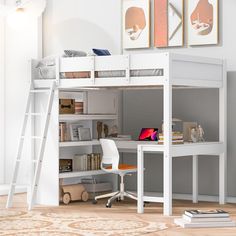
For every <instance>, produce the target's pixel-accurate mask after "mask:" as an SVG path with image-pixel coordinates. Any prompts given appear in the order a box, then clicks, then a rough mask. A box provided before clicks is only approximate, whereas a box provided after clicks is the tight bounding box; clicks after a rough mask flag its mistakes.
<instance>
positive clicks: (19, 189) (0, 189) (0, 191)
mask: <svg viewBox="0 0 236 236" xmlns="http://www.w3.org/2000/svg"><path fill="white" fill-rule="evenodd" d="M9 188H10V185H9V184H0V196H4V195H7V194H8V192H9ZM26 192H27V186H25V185H19V186H16V190H15V193H26Z"/></svg>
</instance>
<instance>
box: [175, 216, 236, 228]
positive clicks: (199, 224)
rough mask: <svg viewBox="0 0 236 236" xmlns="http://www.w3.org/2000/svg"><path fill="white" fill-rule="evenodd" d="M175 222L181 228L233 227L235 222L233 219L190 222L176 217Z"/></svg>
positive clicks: (235, 224)
mask: <svg viewBox="0 0 236 236" xmlns="http://www.w3.org/2000/svg"><path fill="white" fill-rule="evenodd" d="M174 222H175V224H177V225H179V226H181V227H183V228H219V227H235V226H236V223H235V222H234V221H224V222H223V221H219V222H208V221H206V222H195V223H191V222H189V221H187V220H185V219H183V218H178V219H175V220H174Z"/></svg>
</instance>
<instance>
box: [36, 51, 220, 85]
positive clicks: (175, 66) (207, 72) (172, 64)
mask: <svg viewBox="0 0 236 236" xmlns="http://www.w3.org/2000/svg"><path fill="white" fill-rule="evenodd" d="M37 63H38V61H37V60H33V63H32V64H33V65H35V64H37ZM33 68H35V67H34V66H33ZM155 69H157V70H161V73H162V75H159V76H150V75H148V76H131V71H132V70H136V71H145V70H155ZM99 71H103V72H104V71H109V72H113V71H114V72H117V71H120V72H124V74H125V76H123V77H106V78H101V77H100V78H97V77H96V72H99ZM223 71H224V61H223V60H221V59H213V58H206V57H198V56H188V55H180V54H172V53H155V54H154V53H152V54H133V55H115V56H100V57H98V56H96V57H94V56H92V57H74V58H63V57H61V58H57V59H56V78H55V80H56V82H57V85H58V89H66V88H102V87H103V88H111V87H114V88H117V87H121V88H124V87H129V88H132V87H155V86H163V85H164V84H166V83H170V84H171V85H172V86H176V87H178V86H181V87H208V88H220V87H222V86H223V79H222V74H223ZM65 72H89V74H90V77H89V78H78V79H76V78H73V79H63V78H61V77H60V74H61V73H65ZM32 79H33V82H34V86H35V88H43V87H48V85H49V84H50V81H51V80H50V79H38V77H37V71H36V69H33V76H32Z"/></svg>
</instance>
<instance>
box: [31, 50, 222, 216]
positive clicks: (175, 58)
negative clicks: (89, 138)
mask: <svg viewBox="0 0 236 236" xmlns="http://www.w3.org/2000/svg"><path fill="white" fill-rule="evenodd" d="M37 63H38V61H36V60H33V62H32V68H33V69H32V82H33V85H34V87H35V88H38V89H39V88H45V87H49V86H50V84H51V81H52V80H50V79H38V76H37V70H36V69H35V65H36V64H37ZM55 68H56V78H55V80H56V82H57V88H58V91H60V90H62V91H63V90H68V91H69V90H77V89H78V90H83V89H93V88H94V89H96V90H97V89H100V88H102V89H104V88H105V89H109V88H113V89H116V88H118V89H125V88H129V89H132V88H137V87H138V88H147V89H153V88H159V87H161V88H163V98H164V99H163V103H164V104H163V109H164V111H163V114H164V130H165V132H164V135H165V137H166V138H165V145H158V144H155V145H156V146H159V148H154V151H155V152H156V151H158V152H160V153H163V154H164V155H163V156H164V169H165V171H164V173H165V174H164V186H165V187H164V198H162V199H161V200H160V202H164V213H165V214H166V215H170V214H171V213H172V157H176V156H181V155H182V156H189V155H192V156H193V201H194V202H197V195H198V186H197V177H198V176H197V168H198V161H197V160H198V155H219V156H220V161H219V164H220V168H219V176H220V177H219V179H220V180H219V193H220V194H219V196H220V197H219V199H220V203H221V204H223V203H225V196H226V189H225V186H226V185H225V182H226V159H227V152H226V151H227V149H226V147H227V143H226V136H227V135H226V120H227V119H226V100H227V99H226V98H227V84H226V62H225V61H224V60H222V59H215V58H207V57H199V56H188V55H179V54H172V53H155V54H154V53H152V54H134V55H117V56H103V57H78V58H57V59H56V66H55ZM134 70H135V71H138V72H140V71H143V70H144V71H145V70H149V71H150V70H158V71H159V72H160V71H161V73H159V74H158V75H156V76H153V75H152V73H151V74H145V73H140V74H142V76H132V75H134V73H133V71H134ZM117 71H123V73H121V74H122V75H124V76H122V77H112V76H111V77H106V78H102V77H101V76H100V77H99V78H98V77H96V75H97V73H98V72H109V73H111V72H117ZM65 72H89V75H90V77H89V78H79V79H76V78H74V79H64V78H60V74H61V73H65ZM111 75H112V73H111ZM175 87H176V88H178V87H181V88H183V87H184V88H185V87H186V88H192V87H198V88H217V89H219V141H218V142H214V143H211V142H207V143H204V145H199V144H192V145H191V147H190V146H188V145H186V144H183V145H178V146H176V147H175V146H173V145H172V128H171V127H172V88H175ZM57 98H58V97H57ZM53 112H54V113H55V114H56V115H54V116H53V117H52V118H53V120H54V121H56V122H58V120H59V119H58V106H55V108H54V111H53ZM53 112H52V113H53ZM56 122H55V123H56ZM55 128H57V126H56V125H55V126H54V130H55ZM56 138H58V133H57V132H55V134H53V135H52V137H51V138H50V140H49V146H51V148H53V146H57V145H55V142H54V139H56ZM92 143H93V142H92ZM139 144H142V143H139V142H135V141H130V142H124V141H121V142H119V141H118V142H117V146H118V148H120V149H121V150H124V151H130V150H137V147H138V145H139ZM94 145H98V143H97V142H95V144H94ZM144 146H145V145H144ZM142 148H143V147H142ZM48 153H50V155H52V154H53V155H55V153H56V152H53V151H52V150H50V147H49V150H48ZM57 158H58V157H57ZM46 162H47V161H46ZM45 166H48V167H47V168H49V169H48V170H47V171H45V170H44V171H43V175H45V176H44V178H43V180H42V182H41V185H45V186H43V187H42V188H41V190H40V189H39V196H40V197H39V199H40V200H38V203H43V204H47V205H57V204H58V186H56V185H57V184H58V183H57V184H56V183H55V182H53V181H51V182H50V181H49V182H48V181H47V176H46V175H47V174H49V175H51V176H52V175H53V172H52V171H53V169H55V168H58V166H57V165H55V163H54V164H53V163H49V164H48V163H47V164H45ZM166 170H168V171H166ZM139 181H141V182H142V180H140V179H139ZM55 186H56V187H55ZM48 189H50V191H51V192H53V191H54V193H55V194H54V195H55V196H56V197H55V198H57V199H56V200H55V199H54V195H53V194H46V195H45V192H48ZM44 195H45V196H44ZM49 195H50V196H49ZM158 199H160V198H158ZM158 199H157V201H158ZM153 201H154V200H153ZM140 202H141V201H140ZM139 205H140V204H139ZM141 208H142V207H141V205H140V206H139V212H142V209H141Z"/></svg>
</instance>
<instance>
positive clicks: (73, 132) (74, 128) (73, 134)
mask: <svg viewBox="0 0 236 236" xmlns="http://www.w3.org/2000/svg"><path fill="white" fill-rule="evenodd" d="M69 127H70V140H71V141H79V134H78V128H82V127H83V125H81V124H70V125H69Z"/></svg>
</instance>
